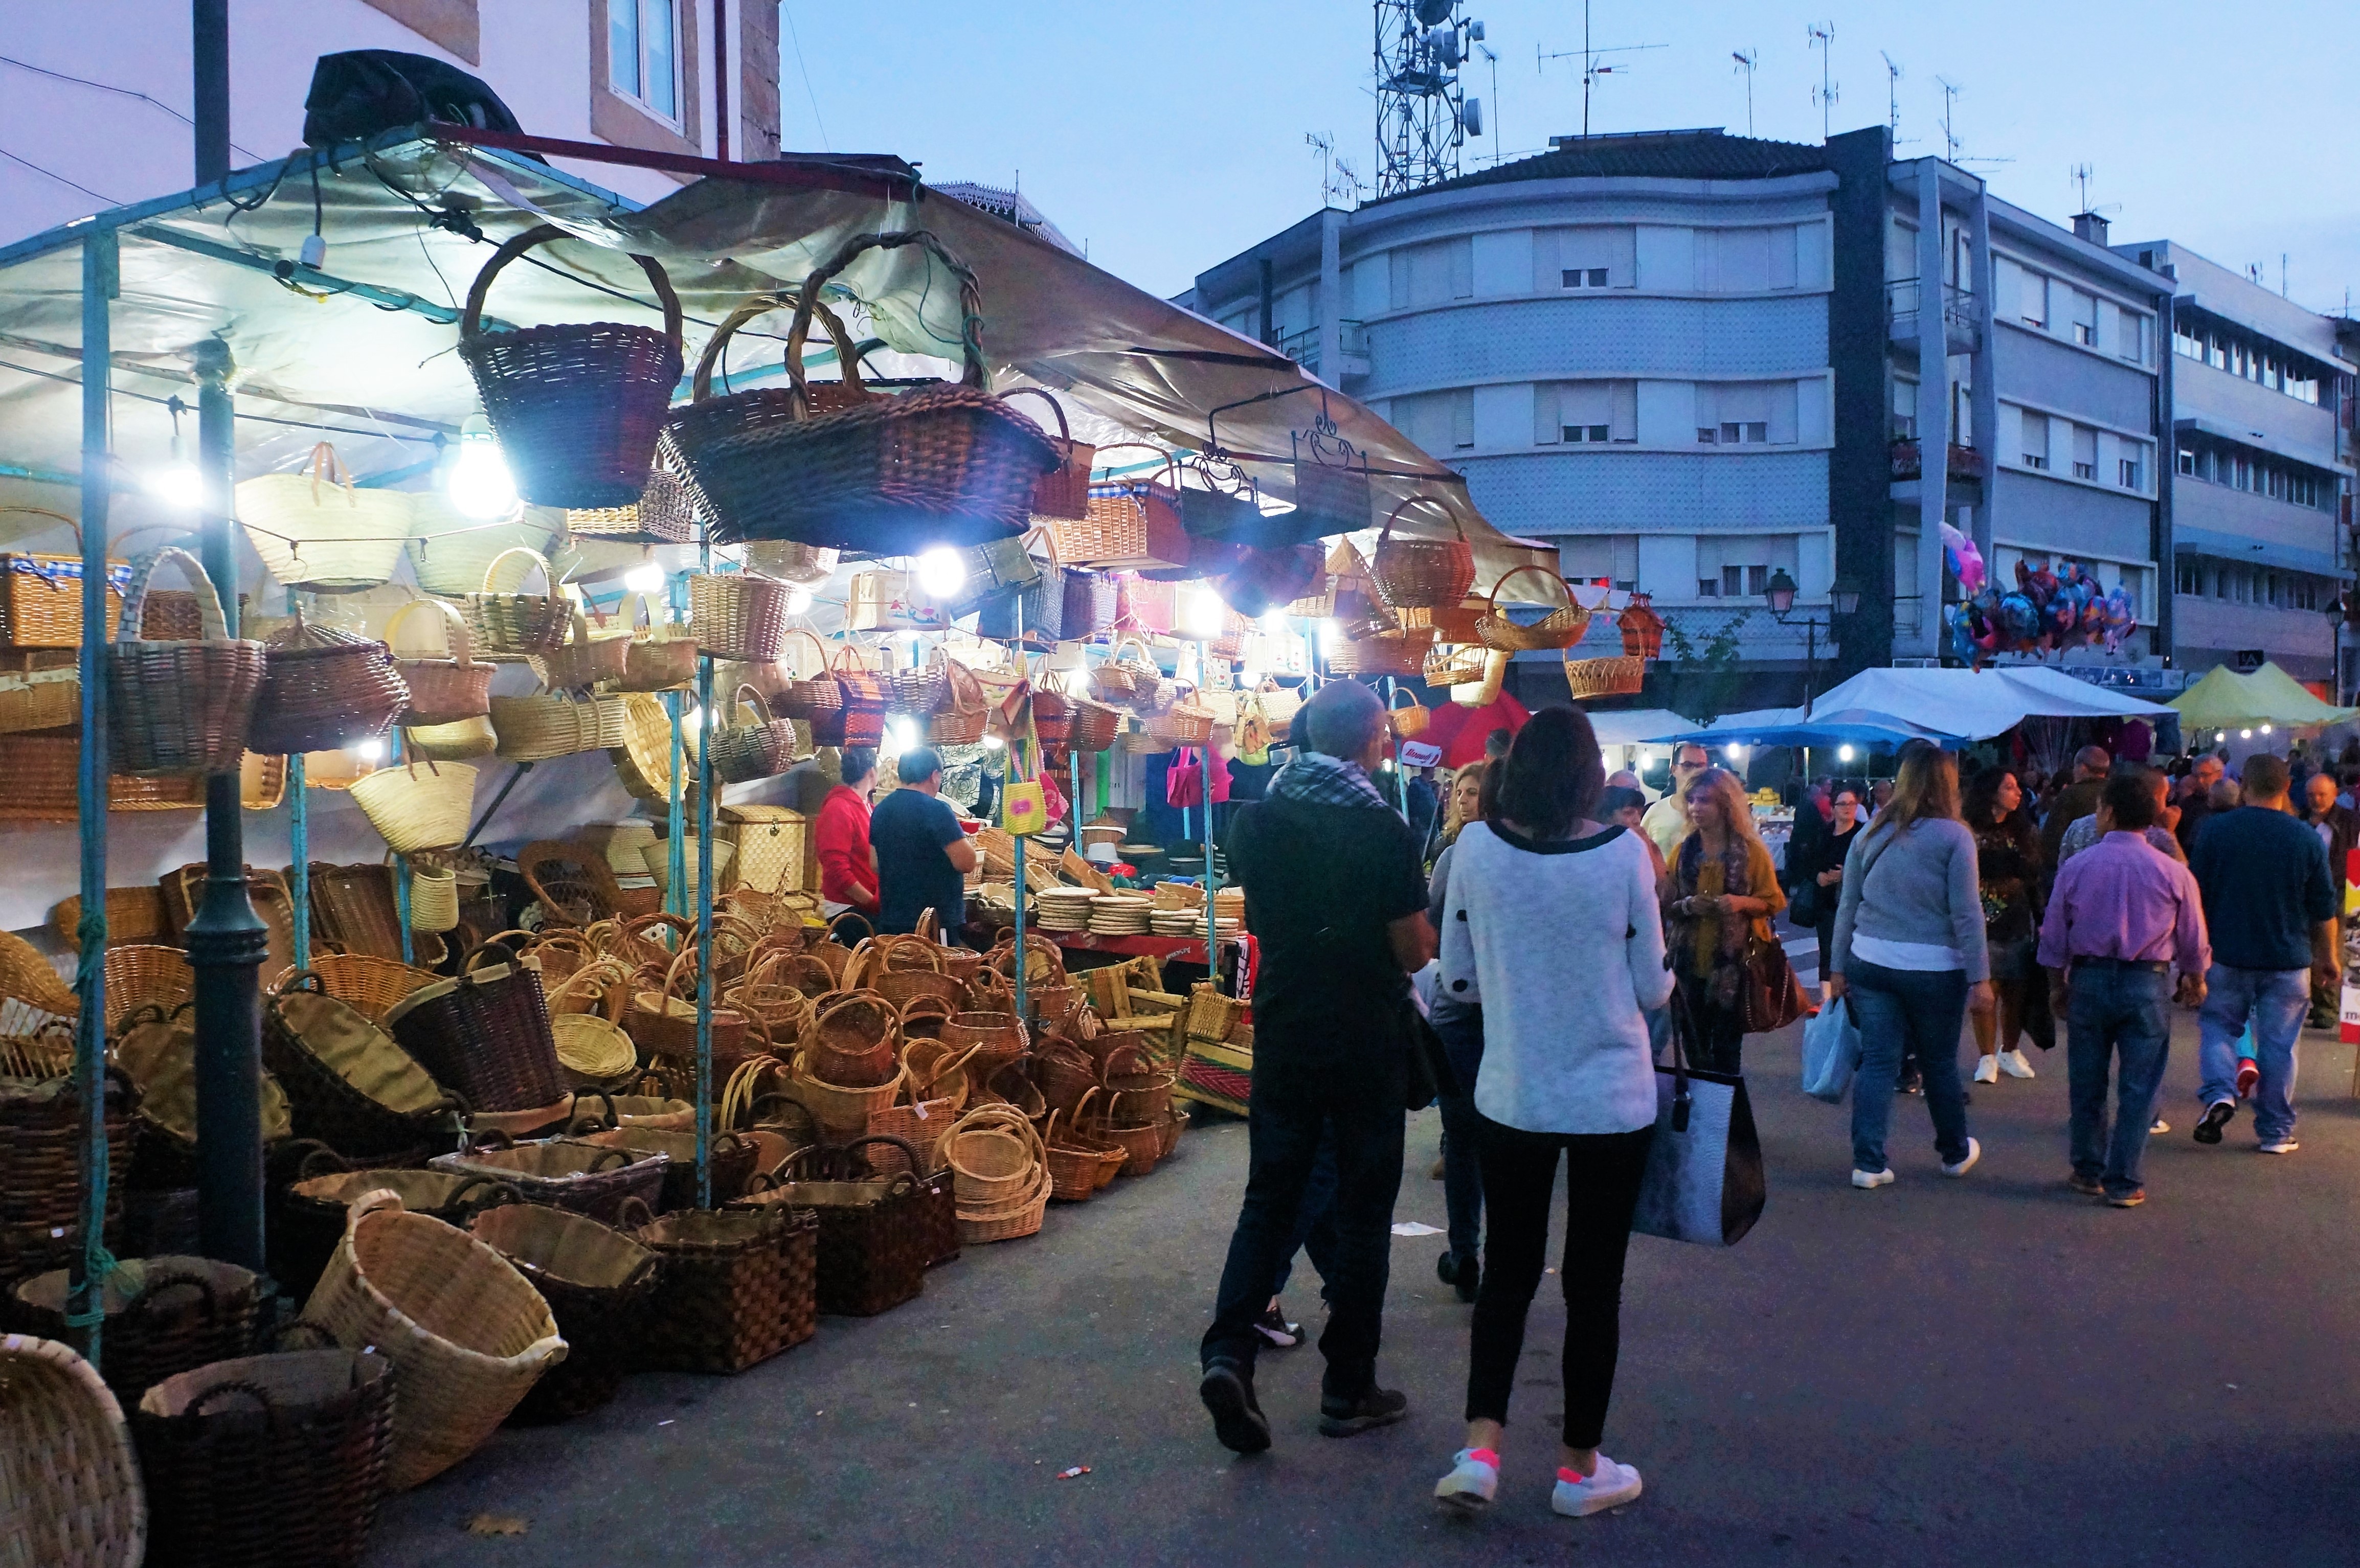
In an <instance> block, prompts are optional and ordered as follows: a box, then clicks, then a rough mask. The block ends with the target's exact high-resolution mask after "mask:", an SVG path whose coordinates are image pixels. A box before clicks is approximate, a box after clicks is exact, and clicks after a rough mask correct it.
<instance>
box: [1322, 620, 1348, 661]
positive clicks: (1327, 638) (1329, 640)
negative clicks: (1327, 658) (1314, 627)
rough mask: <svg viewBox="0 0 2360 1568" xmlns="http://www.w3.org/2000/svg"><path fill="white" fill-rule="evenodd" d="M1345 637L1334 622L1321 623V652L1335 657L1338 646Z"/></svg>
mask: <svg viewBox="0 0 2360 1568" xmlns="http://www.w3.org/2000/svg"><path fill="white" fill-rule="evenodd" d="M1343 635H1344V634H1343V632H1342V630H1341V629H1340V628H1339V627H1338V626H1337V625H1336V623H1335V622H1334V621H1333V620H1325V621H1322V622H1320V623H1319V651H1320V652H1322V653H1325V654H1329V655H1333V654H1334V653H1335V651H1336V644H1337V642H1338V640H1340V639H1341V638H1342V637H1343Z"/></svg>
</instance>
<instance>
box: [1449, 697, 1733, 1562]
mask: <svg viewBox="0 0 2360 1568" xmlns="http://www.w3.org/2000/svg"><path fill="white" fill-rule="evenodd" d="M1722 777H1726V776H1725V775H1724V776H1722ZM1604 779H1605V769H1604V768H1603V767H1602V766H1601V763H1600V760H1599V754H1598V740H1597V737H1596V735H1594V734H1593V733H1592V731H1591V729H1590V721H1589V719H1588V718H1587V717H1586V716H1585V715H1584V714H1583V713H1581V712H1580V711H1579V709H1574V708H1546V709H1543V710H1542V711H1541V712H1539V713H1535V714H1534V715H1533V718H1532V721H1531V722H1530V723H1529V724H1526V725H1525V726H1524V729H1523V730H1522V731H1521V732H1520V733H1519V734H1518V735H1517V736H1516V744H1515V746H1514V749H1513V750H1511V751H1510V752H1509V753H1508V757H1507V760H1506V762H1505V764H1504V766H1503V772H1502V777H1501V779H1500V781H1499V784H1498V787H1497V789H1496V791H1495V793H1494V798H1493V803H1492V811H1491V816H1490V818H1489V820H1488V821H1487V822H1480V823H1477V824H1474V825H1472V826H1470V827H1469V828H1468V829H1467V831H1466V832H1465V833H1463V834H1461V835H1460V837H1459V844H1458V847H1457V848H1456V849H1455V850H1454V851H1453V854H1452V866H1451V868H1450V885H1449V888H1448V898H1447V909H1446V918H1445V919H1444V920H1443V922H1442V929H1443V952H1442V981H1441V985H1439V987H1438V988H1437V994H1439V995H1444V996H1454V997H1457V998H1459V1000H1460V1001H1461V1002H1463V1003H1466V1004H1469V1005H1472V1006H1475V1007H1480V1008H1481V1010H1482V1017H1483V1061H1482V1071H1481V1073H1480V1075H1479V1076H1478V1078H1477V1080H1476V1083H1475V1108H1476V1111H1477V1114H1478V1116H1479V1118H1480V1122H1479V1126H1480V1138H1481V1143H1482V1157H1483V1192H1484V1199H1485V1202H1486V1203H1487V1204H1488V1205H1489V1208H1490V1229H1489V1232H1488V1236H1487V1238H1486V1246H1485V1249H1484V1269H1483V1280H1482V1288H1481V1290H1480V1292H1479V1293H1478V1294H1477V1296H1476V1299H1475V1317H1474V1323H1473V1324H1472V1328H1471V1331H1470V1344H1469V1348H1468V1367H1467V1410H1466V1415H1467V1440H1466V1446H1465V1447H1463V1448H1461V1449H1460V1450H1459V1453H1458V1454H1456V1455H1455V1456H1454V1458H1453V1461H1452V1468H1451V1470H1450V1472H1449V1474H1448V1475H1445V1476H1444V1477H1443V1478H1442V1480H1441V1481H1440V1482H1439V1483H1438V1484H1437V1486H1436V1487H1435V1497H1437V1499H1438V1500H1440V1501H1441V1502H1442V1503H1444V1504H1445V1505H1447V1506H1450V1507H1454V1508H1464V1509H1470V1510H1471V1509H1476V1508H1482V1507H1483V1506H1485V1505H1487V1504H1489V1503H1490V1502H1491V1500H1492V1497H1494V1496H1495V1495H1496V1493H1497V1490H1498V1487H1499V1483H1500V1472H1501V1457H1500V1455H1501V1449H1502V1442H1503V1438H1504V1434H1505V1431H1506V1427H1507V1421H1508V1401H1509V1396H1510V1393H1511V1392H1512V1391H1513V1388H1514V1386H1515V1384H1516V1382H1517V1381H1518V1376H1519V1368H1520V1367H1521V1359H1522V1356H1523V1355H1524V1320H1525V1315H1526V1313H1527V1312H1528V1311H1529V1309H1530V1308H1531V1305H1532V1300H1533V1296H1534V1294H1535V1291H1537V1290H1539V1288H1540V1283H1541V1279H1542V1277H1543V1271H1544V1266H1545V1264H1546V1258H1547V1252H1548V1225H1549V1214H1550V1204H1551V1200H1552V1197H1553V1196H1554V1194H1555V1192H1556V1188H1557V1166H1558V1163H1559V1159H1560V1156H1562V1158H1563V1162H1564V1164H1565V1166H1566V1170H1567V1181H1568V1189H1569V1191H1570V1192H1571V1193H1572V1199H1571V1201H1570V1203H1568V1207H1567V1210H1566V1235H1565V1251H1564V1254H1563V1256H1562V1257H1561V1258H1559V1260H1558V1267H1559V1275H1558V1283H1559V1285H1560V1286H1561V1287H1562V1289H1563V1290H1564V1293H1565V1339H1564V1345H1563V1347H1562V1351H1561V1354H1560V1357H1559V1372H1560V1375H1561V1376H1562V1377H1563V1380H1564V1414H1563V1424H1562V1426H1561V1428H1560V1431H1559V1432H1558V1438H1559V1443H1560V1446H1559V1448H1558V1451H1557V1484H1556V1487H1555V1489H1554V1491H1553V1493H1552V1495H1551V1498H1550V1506H1551V1507H1552V1508H1555V1509H1556V1511H1557V1512H1558V1513H1560V1514H1568V1515H1575V1516H1579V1515H1584V1514H1591V1513H1596V1512H1598V1511H1599V1510H1601V1509H1603V1508H1615V1507H1619V1506H1620V1505H1622V1504H1624V1503H1627V1502H1630V1501H1631V1500H1633V1498H1635V1497H1638V1496H1639V1491H1640V1480H1639V1473H1638V1471H1637V1470H1635V1469H1633V1467H1632V1466H1630V1465H1623V1464H1619V1463H1617V1462H1616V1461H1614V1460H1612V1459H1610V1458H1608V1457H1607V1456H1605V1455H1604V1454H1601V1453H1599V1451H1598V1445H1599V1442H1600V1440H1601V1437H1602V1435H1603V1433H1604V1430H1605V1423H1606V1410H1607V1405H1608V1402H1609V1400H1610V1399H1611V1397H1612V1393H1613V1388H1614V1368H1615V1362H1616V1360H1617V1358H1618V1356H1619V1354H1620V1340H1621V1332H1622V1328H1621V1325H1622V1266H1623V1258H1624V1254H1625V1252H1626V1251H1627V1249H1628V1247H1629V1245H1630V1238H1631V1219H1632V1214H1633V1209H1634V1207H1635V1206H1636V1204H1637V1203H1638V1197H1639V1185H1640V1181H1641V1178H1642V1177H1643V1176H1644V1173H1645V1171H1646V1167H1647V1149H1648V1146H1649V1144H1650V1143H1651V1142H1652V1140H1653V1139H1654V1138H1655V1065H1654V1061H1653V1057H1652V1053H1651V1052H1650V1051H1649V1048H1648V1040H1647V1026H1646V1022H1645V1019H1644V1017H1643V1016H1642V1014H1643V1012H1644V1009H1646V1008H1648V1007H1660V1006H1662V1005H1663V1004H1664V1003H1665V1001H1666V1000H1667V999H1668V997H1669V996H1670V994H1671V984H1672V981H1671V975H1669V974H1668V973H1667V972H1666V968H1665V965H1664V942H1663V933H1662V928H1661V925H1660V923H1659V921H1658V918H1657V913H1656V898H1655V867H1654V865H1653V863H1652V862H1651V861H1650V859H1649V858H1648V856H1647V855H1646V853H1645V851H1644V847H1643V846H1642V845H1641V844H1639V843H1637V842H1636V840H1635V839H1634V837H1633V835H1632V834H1631V833H1629V832H1628V830H1626V829H1624V828H1622V827H1621V826H1620V825H1604V824H1601V822H1598V821H1597V820H1596V812H1597V806H1598V800H1599V792H1600V789H1601V786H1602V784H1603V782H1604ZM1733 783H1734V781H1733V780H1732V786H1733ZM1692 794H1693V795H1701V796H1704V797H1705V798H1707V799H1708V800H1718V798H1719V794H1720V791H1719V790H1718V789H1716V788H1715V787H1713V786H1710V785H1699V786H1697V787H1696V788H1695V789H1693V790H1692ZM1692 804H1693V802H1692ZM1719 809H1720V808H1719V807H1718V805H1710V806H1708V808H1707V811H1708V812H1710V811H1716V810H1719ZM1706 820H1709V819H1706Z"/></svg>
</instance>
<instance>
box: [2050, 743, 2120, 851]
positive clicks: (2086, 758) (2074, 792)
mask: <svg viewBox="0 0 2360 1568" xmlns="http://www.w3.org/2000/svg"><path fill="white" fill-rule="evenodd" d="M2113 764H2114V758H2113V757H2109V756H2107V755H2106V748H2105V747H2104V746H2083V747H2082V748H2081V750H2079V751H2077V752H2075V753H2074V754H2073V781H2072V782H2071V783H2070V784H2068V785H2066V786H2065V787H2064V788H2063V789H2060V790H2058V791H2057V799H2056V800H2054V801H2053V802H2051V803H2050V805H2049V814H2048V815H2047V816H2046V817H2043V818H2042V819H2041V820H2040V864H2041V865H2042V866H2046V867H2048V868H2049V875H2050V876H2052V877H2053V876H2055V875H2056V871H2057V867H2058V866H2060V865H2061V864H2062V860H2061V857H2060V853H2059V852H2060V849H2061V848H2062V847H2063V843H2064V838H2065V830H2066V829H2067V828H2070V827H2071V826H2072V825H2073V824H2074V823H2075V822H2080V821H2081V819H2082V818H2083V817H2086V816H2088V815H2090V814H2091V813H2092V812H2093V811H2096V810H2097V809H2098V797H2099V796H2100V795H2101V794H2103V792H2104V790H2105V788H2106V770H2107V769H2108V768H2110V767H2112V766H2113Z"/></svg>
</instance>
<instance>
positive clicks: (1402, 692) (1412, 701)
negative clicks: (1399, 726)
mask: <svg viewBox="0 0 2360 1568" xmlns="http://www.w3.org/2000/svg"><path fill="white" fill-rule="evenodd" d="M1393 696H1394V698H1395V700H1396V702H1395V704H1394V706H1393V711H1394V712H1396V713H1398V712H1400V708H1399V706H1398V700H1399V699H1401V698H1403V697H1406V698H1408V699H1409V705H1410V706H1411V707H1413V708H1423V707H1425V706H1426V704H1425V703H1423V702H1419V701H1418V700H1417V693H1416V692H1415V691H1411V690H1410V689H1409V688H1408V687H1406V686H1397V687H1395V688H1394V689H1393Z"/></svg>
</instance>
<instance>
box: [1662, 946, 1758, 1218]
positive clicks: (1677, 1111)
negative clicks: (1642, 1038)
mask: <svg viewBox="0 0 2360 1568" xmlns="http://www.w3.org/2000/svg"><path fill="white" fill-rule="evenodd" d="M1687 1012H1688V1009H1687V1008H1686V1007H1683V1006H1682V1005H1681V1001H1680V997H1679V995H1678V993H1677V992H1675V993H1674V994H1673V996H1672V1065H1671V1066H1669V1067H1658V1068H1656V1069H1655V1139H1654V1141H1653V1142H1651V1143H1650V1144H1649V1145H1648V1146H1647V1171H1646V1174H1645V1175H1644V1176H1643V1177H1641V1178H1640V1181H1639V1203H1638V1207H1637V1208H1636V1209H1635V1210H1633V1213H1632V1216H1631V1228H1632V1229H1633V1230H1634V1231H1637V1232H1640V1233H1642V1234H1644V1235H1646V1236H1662V1237H1664V1238H1665V1239H1666V1240H1667V1241H1693V1242H1697V1243H1699V1244H1701V1245H1703V1246H1706V1247H1734V1246H1736V1245H1737V1243H1738V1242H1739V1241H1740V1240H1742V1239H1743V1237H1744V1236H1745V1233H1746V1232H1747V1231H1749V1230H1752V1229H1753V1228H1754V1221H1756V1220H1758V1219H1760V1218H1761V1217H1762V1207H1763V1204H1764V1203H1765V1200H1766V1197H1767V1190H1766V1188H1765V1185H1764V1181H1763V1173H1762V1140H1761V1138H1759V1137H1757V1136H1756V1135H1755V1133H1754V1107H1753V1105H1752V1104H1751V1103H1750V1102H1748V1101H1747V1099H1746V1097H1745V1080H1744V1079H1743V1077H1740V1076H1739V1075H1737V1074H1736V1073H1706V1072H1702V1071H1699V1070H1692V1069H1691V1068H1690V1067H1689V1066H1688V1051H1687V1048H1686V1046H1685V1044H1684V1043H1683V1037H1685V1036H1686V1035H1687V1034H1688V1032H1689V1030H1688V1018H1687Z"/></svg>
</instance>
